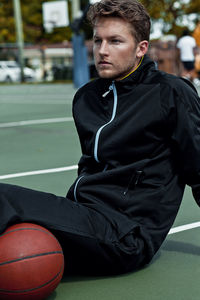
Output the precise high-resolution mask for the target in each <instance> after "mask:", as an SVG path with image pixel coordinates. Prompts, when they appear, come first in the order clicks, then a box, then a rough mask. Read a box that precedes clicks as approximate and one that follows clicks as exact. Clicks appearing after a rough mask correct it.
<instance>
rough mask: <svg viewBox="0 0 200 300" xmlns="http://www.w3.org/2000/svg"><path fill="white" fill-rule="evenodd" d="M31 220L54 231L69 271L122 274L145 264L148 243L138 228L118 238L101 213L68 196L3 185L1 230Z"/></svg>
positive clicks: (0, 193) (0, 211) (0, 201)
mask: <svg viewBox="0 0 200 300" xmlns="http://www.w3.org/2000/svg"><path fill="white" fill-rule="evenodd" d="M20 222H32V223H36V224H40V225H42V226H44V227H46V228H48V229H49V230H51V231H52V232H53V233H54V234H55V236H56V237H57V238H58V240H59V241H60V243H61V246H62V248H63V252H64V256H65V261H66V263H65V266H66V271H68V272H70V273H71V272H75V273H77V272H78V273H90V274H91V273H93V274H119V273H124V272H128V271H132V270H135V269H136V268H138V267H140V266H141V265H142V264H144V261H145V246H144V241H143V239H142V238H141V237H140V236H139V234H138V233H137V232H136V231H135V230H131V231H130V232H128V233H127V234H126V235H125V236H122V237H119V234H118V231H117V230H116V228H115V226H114V225H113V222H110V221H109V220H108V218H106V217H105V216H104V215H103V214H101V213H100V212H97V211H96V210H93V209H91V208H89V207H87V206H84V205H82V204H79V203H76V202H73V201H71V200H69V199H67V198H65V197H58V196H55V195H53V194H49V193H44V192H39V191H34V190H31V189H26V188H23V187H19V186H14V185H9V184H2V183H1V184H0V233H2V232H3V231H4V230H5V228H7V227H8V226H9V225H11V224H15V223H20Z"/></svg>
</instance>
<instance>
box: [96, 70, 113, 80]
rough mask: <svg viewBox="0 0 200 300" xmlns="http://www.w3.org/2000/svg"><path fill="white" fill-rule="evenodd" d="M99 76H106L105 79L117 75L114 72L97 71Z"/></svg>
mask: <svg viewBox="0 0 200 300" xmlns="http://www.w3.org/2000/svg"><path fill="white" fill-rule="evenodd" d="M97 72H98V75H99V77H101V78H104V79H115V77H116V75H115V74H113V73H112V72H105V71H101V70H99V71H97Z"/></svg>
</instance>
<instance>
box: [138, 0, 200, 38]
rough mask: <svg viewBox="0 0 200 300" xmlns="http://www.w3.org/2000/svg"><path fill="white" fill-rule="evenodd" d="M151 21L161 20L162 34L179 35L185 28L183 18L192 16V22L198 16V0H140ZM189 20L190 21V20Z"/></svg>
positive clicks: (195, 22)
mask: <svg viewBox="0 0 200 300" xmlns="http://www.w3.org/2000/svg"><path fill="white" fill-rule="evenodd" d="M141 2H142V3H143V4H144V6H145V7H146V8H147V10H148V12H149V14H150V16H151V18H152V21H153V22H155V21H158V20H160V21H162V22H163V30H162V31H163V34H175V35H177V36H180V35H181V33H182V32H183V30H184V29H185V26H186V25H185V19H186V18H188V19H189V18H190V17H191V16H192V17H193V20H192V21H193V22H194V24H197V22H198V20H199V18H200V0H180V1H177V0H159V1H149V0H141ZM192 21H191V22H192Z"/></svg>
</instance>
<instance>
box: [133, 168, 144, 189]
mask: <svg viewBox="0 0 200 300" xmlns="http://www.w3.org/2000/svg"><path fill="white" fill-rule="evenodd" d="M142 173H143V171H137V172H136V178H135V186H136V185H137V184H138V182H139V179H140V177H141V175H142Z"/></svg>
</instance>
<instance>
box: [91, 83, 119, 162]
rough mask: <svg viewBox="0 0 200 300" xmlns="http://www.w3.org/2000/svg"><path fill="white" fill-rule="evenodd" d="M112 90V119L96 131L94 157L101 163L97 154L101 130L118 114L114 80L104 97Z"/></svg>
mask: <svg viewBox="0 0 200 300" xmlns="http://www.w3.org/2000/svg"><path fill="white" fill-rule="evenodd" d="M111 90H113V94H114V104H113V111H112V117H111V119H110V121H109V122H108V123H106V124H104V125H103V126H101V127H100V128H99V129H98V131H97V133H96V137H95V144H94V158H95V160H96V161H97V162H98V163H99V162H100V161H99V159H98V154H97V152H98V144H99V137H100V134H101V131H102V129H103V128H104V127H106V126H107V125H108V124H110V123H111V122H112V121H113V120H114V118H115V116H116V112H117V101H118V99H117V90H116V87H115V84H114V81H113V82H112V85H110V87H109V91H108V92H106V93H104V94H103V97H105V96H106V95H107V94H108V93H109V92H110V91H111Z"/></svg>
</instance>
